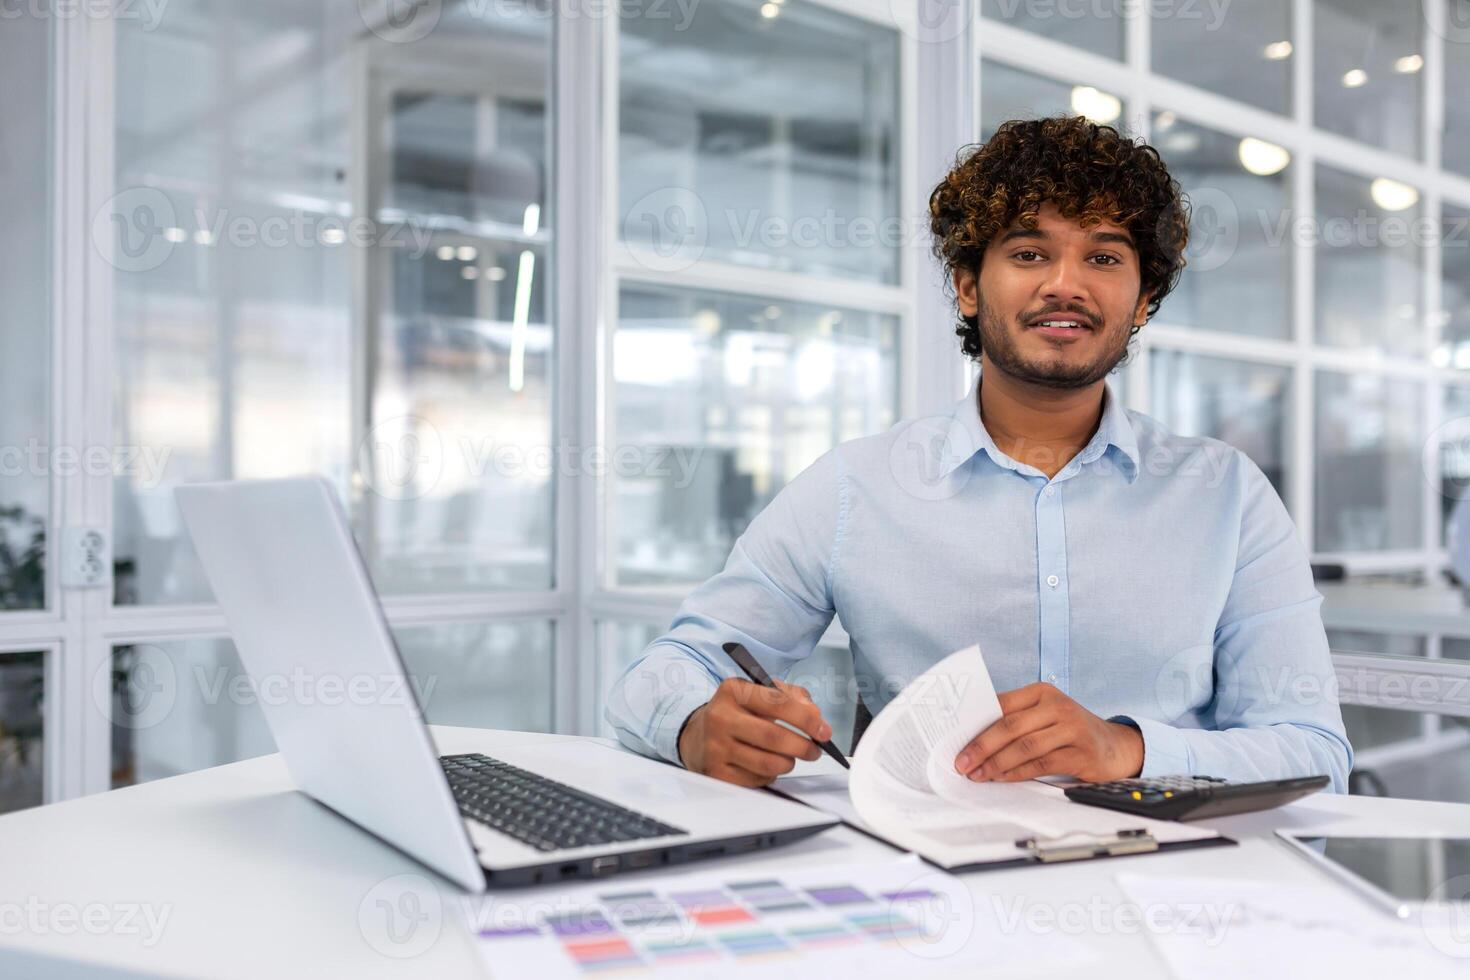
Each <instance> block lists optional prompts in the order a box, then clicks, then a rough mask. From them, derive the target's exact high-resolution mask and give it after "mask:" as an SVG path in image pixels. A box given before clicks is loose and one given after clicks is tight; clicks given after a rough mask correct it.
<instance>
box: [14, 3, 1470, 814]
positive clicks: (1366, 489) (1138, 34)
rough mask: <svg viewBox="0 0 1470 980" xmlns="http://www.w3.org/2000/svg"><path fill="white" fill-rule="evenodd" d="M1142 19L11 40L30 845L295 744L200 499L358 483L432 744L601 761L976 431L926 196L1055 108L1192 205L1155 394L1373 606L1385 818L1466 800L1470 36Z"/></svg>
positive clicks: (1371, 654)
mask: <svg viewBox="0 0 1470 980" xmlns="http://www.w3.org/2000/svg"><path fill="white" fill-rule="evenodd" d="M1142 6H1143V8H1147V9H1148V11H1149V13H1148V15H1140V14H1139V9H1140V7H1139V6H1138V5H1136V4H1135V3H1134V2H1133V0H1085V2H1084V0H1047V2H1042V0H912V2H909V0H891V2H890V0H769V2H758V0H682V2H681V0H621V2H620V3H608V2H603V0H442V2H441V0H418V2H416V3H410V2H407V0H362V2H355V0H257V2H254V3H248V4H247V3H238V2H231V0H153V2H151V3H148V2H144V0H128V2H121V0H120V2H118V3H116V4H115V5H114V7H113V9H112V10H111V12H108V11H107V10H105V9H104V8H101V7H98V6H97V5H75V4H71V5H57V6H55V7H53V6H52V4H51V2H50V0H29V2H28V3H27V4H25V5H14V6H13V7H11V8H7V10H6V11H5V12H4V14H3V17H0V90H3V91H4V92H5V93H6V98H5V99H3V100H0V215H3V221H0V319H3V327H0V810H5V809H14V808H18V807H24V806H31V805H36V804H38V803H41V802H44V801H50V800H59V799H64V798H68V797H72V796H77V795H81V794H84V793H90V792H96V791H99V790H105V789H108V788H110V787H116V786H123V785H128V784H132V783H136V782H140V781H145V780H149V779H155V778H159V777H162V776H167V775H172V774H176V773H180V772H187V771H190V770H194V769H198V768H201V767H205V766H210V765H215V764H219V763H223V762H229V761H233V760H235V759H239V758H244V757H248V756H251V755H256V754H260V753H262V752H268V751H271V749H272V743H271V739H270V735H269V732H268V731H267V729H266V727H265V725H264V723H263V720H262V717H261V715H260V709H259V705H258V704H257V703H256V700H255V697H254V696H253V695H252V694H251V693H250V692H249V691H248V690H246V689H244V688H242V687H241V686H240V685H239V684H238V679H239V676H240V667H239V663H238V660H237V658H236V655H235V653H234V650H233V647H232V645H231V643H230V640H229V634H228V629H227V627H226V624H225V622H224V620H223V618H222V616H221V615H220V613H219V611H218V609H217V608H216V607H215V606H214V605H213V604H212V602H211V596H210V592H209V589H208V586H207V584H206V583H205V581H204V578H203V576H202V574H201V570H200V568H199V566H198V562H197V560H196V559H195V557H194V555H193V554H192V552H191V549H190V546H189V543H188V541H187V538H186V536H185V534H184V533H183V530H182V528H181V525H180V521H179V517H178V515H177V513H176V511H175V509H174V506H173V503H172V498H171V489H172V488H173V487H174V486H176V485H178V484H179V483H183V482H187V481H195V480H203V479H222V478H250V477H268V476H276V475H284V474H294V473H300V472H315V473H320V474H322V475H324V476H325V477H327V478H328V479H329V480H330V481H331V482H332V483H333V484H334V485H335V486H336V487H337V488H338V490H339V491H340V493H341V496H342V499H343V501H344V503H345V504H346V505H347V506H348V509H349V512H350V514H351V517H352V520H353V523H354V528H355V531H356V534H357V537H358V541H359V544H360V546H361V548H362V550H363V552H364V554H365V556H366V558H367V560H368V562H369V565H370V567H371V570H372V573H373V575H374V578H375V581H376V584H377V586H378V588H379V590H380V591H381V592H382V593H383V595H384V596H385V602H386V605H387V609H388V614H389V619H390V621H391V624H392V626H393V628H394V630H395V633H396V635H397V638H398V641H399V643H400V645H401V647H402V649H403V653H404V656H405V659H406V661H407V663H408V666H409V669H410V671H411V672H412V673H413V675H414V676H415V678H416V680H417V681H418V682H419V683H420V685H421V688H422V692H423V693H424V695H425V700H426V701H427V710H428V716H429V718H430V720H431V721H435V722H441V723H449V724H465V725H478V726H486V727H503V728H525V729H537V730H547V731H565V732H583V733H589V732H598V731H602V730H604V729H603V723H602V721H601V699H602V695H603V692H604V691H605V689H606V687H607V685H608V684H609V683H610V682H611V680H612V679H613V678H614V677H615V676H616V674H617V673H618V671H619V670H621V668H622V667H623V666H625V665H626V664H628V663H629V662H631V661H632V659H633V658H635V657H636V656H637V655H638V654H639V652H640V651H641V650H642V648H643V646H644V645H645V644H646V643H647V642H648V641H649V640H650V639H652V638H653V637H654V636H656V635H657V634H658V633H659V632H660V631H661V630H662V629H663V628H664V627H665V626H666V625H667V623H668V621H669V619H670V618H671V616H672V614H673V611H674V609H675V608H676V606H677V604H678V602H679V600H680V598H681V596H682V595H683V594H684V593H686V592H687V591H688V590H689V588H690V587H691V586H693V585H694V584H695V583H697V582H699V581H700V580H702V579H703V578H705V577H707V576H708V575H710V574H711V573H713V572H715V571H716V570H718V569H719V568H720V567H721V565H722V564H723V561H724V559H725V556H726V554H727V553H728V551H729V548H730V545H731V543H732V542H733V540H734V538H735V537H736V536H737V535H738V534H739V533H740V531H741V530H742V529H743V527H744V526H745V525H746V523H747V522H748V521H749V520H750V519H751V517H752V516H753V515H754V514H755V513H757V512H758V511H759V510H760V508H761V507H762V506H764V504H765V503H766V502H768V501H769V500H770V499H771V497H772V495H773V494H775V493H776V491H777V490H779V489H780V487H781V486H782V485H783V484H784V483H785V482H786V481H787V480H789V479H790V478H791V477H792V476H793V475H794V474H796V473H797V472H799V471H800V470H801V469H802V468H803V467H805V466H806V465H807V464H809V463H810V462H811V461H812V460H813V459H815V458H816V457H817V456H818V455H819V454H821V453H822V452H824V451H825V450H827V449H828V448H830V447H831V446H832V445H834V444H835V443H837V442H839V441H842V440H845V439H850V438H854V437H857V436H861V435H865V434H869V433H874V432H879V431H882V430H883V429H885V428H887V427H888V426H890V425H891V424H893V423H894V422H895V421H896V420H898V419H900V418H903V417H909V416H913V415H918V414H923V413H927V412H931V411H937V410H941V409H943V408H944V407H945V406H947V405H948V404H949V403H950V402H951V401H952V400H953V399H954V398H956V397H958V396H959V394H960V393H961V392H962V391H963V390H964V384H965V381H966V377H967V374H966V366H965V365H964V363H963V361H962V358H961V356H960V354H959V351H958V345H957V342H956V340H955V338H954V336H953V332H952V313H951V312H950V306H949V302H948V300H947V298H946V297H945V296H944V294H943V292H942V290H941V289H940V288H939V286H938V283H937V279H936V275H935V271H934V267H933V263H932V261H931V260H930V258H929V256H928V253H927V247H928V236H927V233H926V231H925V222H924V217H925V204H926V200H927V194H928V191H929V189H930V188H931V187H932V186H933V184H934V182H935V181H936V180H937V179H938V177H939V176H940V175H942V173H943V172H944V170H945V169H946V166H947V165H948V163H949V162H951V161H952V159H953V154H954V152H955V151H956V149H957V148H959V147H960V146H962V145H964V144H968V143H973V142H975V141H977V140H980V139H983V138H985V137H986V136H987V135H988V134H989V133H991V132H993V130H994V128H995V126H996V125H998V123H999V122H1001V121H1003V120H1005V119H1007V118H1010V117H1013V116H1017V115H1034V114H1039V113H1056V112H1075V113H1079V114H1082V115H1085V116H1088V117H1089V118H1092V119H1094V120H1096V121H1098V122H1106V123H1109V124H1112V125H1115V126H1118V127H1119V128H1122V129H1124V130H1126V131H1128V132H1131V133H1133V134H1137V135H1140V136H1144V137H1146V138H1148V139H1149V140H1150V141H1151V142H1152V143H1153V144H1154V145H1156V146H1157V147H1158V148H1159V150H1160V152H1161V153H1162V154H1163V156H1164V158H1165V159H1166V161H1167V162H1168V163H1169V165H1170V166H1171V168H1172V169H1173V171H1174V173H1175V174H1176V176H1177V177H1178V178H1179V179H1180V180H1181V182H1182V183H1183V184H1184V186H1185V188H1186V189H1187V190H1188V191H1189V192H1190V193H1191V196H1192V198H1193V199H1194V203H1195V215H1194V221H1195V229H1194V236H1195V241H1194V244H1193V245H1192V246H1191V252H1190V258H1191V266H1190V268H1189V270H1188V271H1187V272H1186V274H1185V276H1184V279H1183V281H1182V283H1181V285H1180V287H1179V289H1178V291H1177V292H1176V294H1175V295H1174V296H1172V297H1171V298H1170V299H1169V300H1168V302H1167V303H1166V304H1165V306H1164V308H1163V310H1162V311H1161V313H1160V315H1159V317H1158V318H1157V319H1156V320H1155V321H1154V322H1153V323H1152V324H1151V325H1150V326H1149V327H1147V328H1146V329H1145V331H1144V332H1143V334H1142V336H1141V342H1140V344H1139V346H1138V350H1137V351H1136V353H1135V355H1134V356H1133V358H1132V359H1131V360H1130V361H1129V363H1128V364H1127V366H1126V367H1124V368H1123V369H1121V370H1120V372H1119V373H1118V374H1117V375H1116V376H1115V377H1114V378H1113V379H1112V384H1113V385H1114V388H1115V390H1116V391H1117V392H1118V393H1119V394H1120V395H1121V396H1122V397H1124V398H1125V399H1126V401H1127V403H1128V404H1129V405H1130V406H1131V407H1133V408H1136V409H1139V410H1142V411H1145V412H1149V413H1151V414H1153V415H1155V416H1157V417H1159V418H1160V419H1162V420H1163V421H1164V422H1165V423H1166V424H1168V425H1169V426H1171V427H1173V428H1174V429H1176V430H1178V431H1180V432H1184V433H1188V434H1205V435H1212V436H1216V437H1218V438H1221V439H1224V440H1226V441H1228V442H1230V443H1232V444H1234V445H1236V446H1238V447H1239V448H1241V449H1242V450H1244V451H1245V452H1247V453H1248V454H1249V455H1250V456H1251V457H1252V458H1253V459H1254V460H1255V461H1256V462H1257V463H1258V464H1259V465H1260V466H1261V467H1262V469H1263V470H1264V471H1265V472H1266V474H1267V475H1268V476H1269V477H1270V479H1271V480H1272V482H1273V483H1274V484H1275V486H1276V488H1277V490H1278V491H1279V492H1280V494H1281V496H1282V498H1283V499H1284V501H1285V502H1286V505H1287V507H1288V509H1289V510H1290V511H1291V513H1292V515H1293V517H1294V518H1295V520H1296V522H1297V524H1298V526H1299V529H1300V531H1301V534H1302V537H1303V539H1304V540H1305V541H1306V542H1307V545H1308V547H1309V549H1310V551H1311V553H1312V555H1313V557H1314V560H1316V561H1318V562H1321V563H1322V564H1324V565H1334V566H1339V567H1341V568H1342V569H1343V570H1344V571H1345V572H1346V574H1347V579H1346V580H1345V581H1344V582H1327V581H1323V582H1322V583H1321V588H1322V591H1323V593H1324V595H1326V596H1327V599H1326V602H1325V605H1324V618H1325V619H1326V622H1327V624H1328V627H1329V635H1330V637H1331V641H1332V645H1333V649H1334V651H1335V656H1336V658H1337V661H1338V666H1339V671H1340V674H1341V677H1342V680H1343V691H1342V697H1343V700H1344V701H1345V702H1347V703H1346V704H1345V706H1344V708H1343V711H1344V715H1345V717H1346V720H1347V724H1348V728H1349V732H1350V735H1351V737H1352V740H1353V742H1354V744H1355V746H1356V748H1357V750H1358V760H1357V763H1358V767H1357V772H1356V773H1355V778H1354V791H1356V792H1364V793H1380V794H1390V795H1396V796H1405V797H1422V798H1437V799H1458V800H1470V761H1467V760H1470V753H1467V751H1466V748H1467V745H1470V731H1467V715H1470V610H1467V609H1466V606H1465V603H1464V600H1463V598H1462V596H1461V593H1460V592H1459V591H1458V590H1457V589H1456V588H1454V587H1453V586H1451V585H1450V584H1449V582H1448V580H1447V578H1446V576H1445V574H1444V573H1445V569H1446V567H1447V563H1448V552H1447V548H1446V533H1447V530H1446V529H1447V526H1448V517H1449V515H1450V514H1451V513H1452V510H1453V507H1454V505H1455V503H1456V502H1457V500H1458V498H1459V497H1460V496H1464V495H1466V494H1467V493H1470V455H1467V453H1466V450H1467V449H1470V442H1465V441H1464V440H1465V439H1466V437H1467V436H1470V425H1467V424H1465V416H1467V415H1470V104H1467V103H1466V101H1465V100H1464V99H1463V97H1460V98H1457V97H1455V96H1456V95H1457V94H1458V95H1460V96H1463V93H1465V92H1466V91H1470V0H1423V2H1418V0H1395V2H1392V3H1388V2H1382V0H1290V2H1286V0H1231V2H1229V3H1225V4H1205V3H1195V2H1190V0H1178V2H1173V3H1169V2H1153V3H1148V4H1143V5H1142ZM1457 420H1458V421H1457ZM87 530H92V531H95V532H97V534H98V537H97V538H94V539H92V540H91V542H90V545H89V542H88V539H87V538H86V536H85V533H84V532H85V531H87ZM98 541H100V542H101V550H100V552H99V551H98V550H97V548H96V544H97V542H98ZM89 547H90V554H91V555H92V556H93V557H100V560H101V562H102V574H101V576H100V580H99V579H98V577H97V576H96V575H95V574H94V573H95V572H96V567H95V566H93V568H92V570H91V571H90V572H89V569H88V556H89ZM843 643H844V637H843V634H842V631H841V628H840V624H837V625H834V628H833V629H832V630H831V631H829V633H828V634H827V636H826V637H825V638H824V640H823V644H822V646H821V647H820V648H819V650H818V653H817V655H816V656H815V657H814V658H813V661H812V662H811V665H810V666H809V667H808V668H805V669H804V672H803V673H802V675H801V676H800V677H799V678H798V679H800V680H805V681H807V682H808V683H809V684H810V685H811V686H812V687H813V688H814V690H816V691H817V692H818V694H819V696H820V697H821V698H822V699H823V700H824V701H825V702H826V703H827V704H828V706H829V711H830V713H831V714H832V715H833V717H834V721H835V725H834V727H836V728H838V729H839V730H842V729H843V727H844V725H845V724H846V723H847V722H848V721H850V717H851V707H850V703H851V701H850V698H848V697H846V696H845V691H846V687H845V684H846V678H847V676H848V673H847V672H848V668H847V666H846V665H845V662H844V655H845V651H844V649H843ZM1167 683H1168V679H1167V678H1165V679H1161V684H1167Z"/></svg>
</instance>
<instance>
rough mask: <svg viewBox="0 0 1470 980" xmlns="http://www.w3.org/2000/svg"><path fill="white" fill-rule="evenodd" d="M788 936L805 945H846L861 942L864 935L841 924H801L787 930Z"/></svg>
mask: <svg viewBox="0 0 1470 980" xmlns="http://www.w3.org/2000/svg"><path fill="white" fill-rule="evenodd" d="M786 936H787V938H789V939H792V940H794V941H796V942H798V943H800V944H801V945H803V946H818V947H822V946H844V945H847V944H849V943H855V942H861V941H862V936H861V935H859V934H858V933H855V932H851V931H849V930H848V929H846V928H844V927H843V926H840V925H835V924H834V925H820V926H801V927H799V928H795V929H788V930H786Z"/></svg>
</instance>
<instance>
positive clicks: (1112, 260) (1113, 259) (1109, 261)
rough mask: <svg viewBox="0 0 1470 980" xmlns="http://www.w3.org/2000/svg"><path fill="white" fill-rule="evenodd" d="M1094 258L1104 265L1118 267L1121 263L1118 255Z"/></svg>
mask: <svg viewBox="0 0 1470 980" xmlns="http://www.w3.org/2000/svg"><path fill="white" fill-rule="evenodd" d="M1093 258H1095V259H1098V260H1099V261H1101V262H1102V264H1103V265H1117V264H1118V261H1119V260H1118V257H1117V256H1116V255H1094V256H1093ZM1103 260H1106V261H1103Z"/></svg>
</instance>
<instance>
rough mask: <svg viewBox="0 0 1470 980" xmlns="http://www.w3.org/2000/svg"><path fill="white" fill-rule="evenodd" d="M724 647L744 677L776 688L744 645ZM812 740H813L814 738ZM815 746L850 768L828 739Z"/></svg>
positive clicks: (846, 767) (843, 766)
mask: <svg viewBox="0 0 1470 980" xmlns="http://www.w3.org/2000/svg"><path fill="white" fill-rule="evenodd" d="M724 649H725V652H726V653H728V654H729V655H730V659H731V660H733V661H735V666H737V667H739V668H740V669H741V670H743V671H745V676H746V677H749V678H750V679H751V680H753V681H755V682H756V683H757V684H759V685H760V686H761V687H769V688H771V689H772V690H775V689H776V682H775V681H773V680H771V675H770V674H768V673H766V669H765V668H764V667H762V666H761V665H760V664H758V663H756V660H755V658H754V657H752V656H751V655H750V651H749V650H747V649H745V647H743V646H741V645H740V644H739V643H726V644H725V648H724ZM813 741H815V739H814V740H813ZM817 746H818V747H819V748H821V750H822V751H823V752H825V753H827V754H828V755H830V756H831V757H832V758H834V759H836V760H837V761H838V763H839V764H840V765H841V766H842V768H844V769H851V768H852V766H850V765H848V763H847V760H846V759H845V758H843V756H842V750H841V749H839V748H838V747H837V746H835V745H833V744H832V743H831V742H830V741H827V742H817Z"/></svg>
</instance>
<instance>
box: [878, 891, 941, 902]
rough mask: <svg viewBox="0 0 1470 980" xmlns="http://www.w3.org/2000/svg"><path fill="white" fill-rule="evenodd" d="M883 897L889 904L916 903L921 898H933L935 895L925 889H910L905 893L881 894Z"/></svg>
mask: <svg viewBox="0 0 1470 980" xmlns="http://www.w3.org/2000/svg"><path fill="white" fill-rule="evenodd" d="M883 897H884V898H886V899H888V900H889V901H890V902H902V901H917V900H918V899H921V898H935V897H936V896H935V894H934V893H933V892H931V891H930V890H929V889H927V888H911V889H909V890H907V891H898V892H883Z"/></svg>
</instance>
